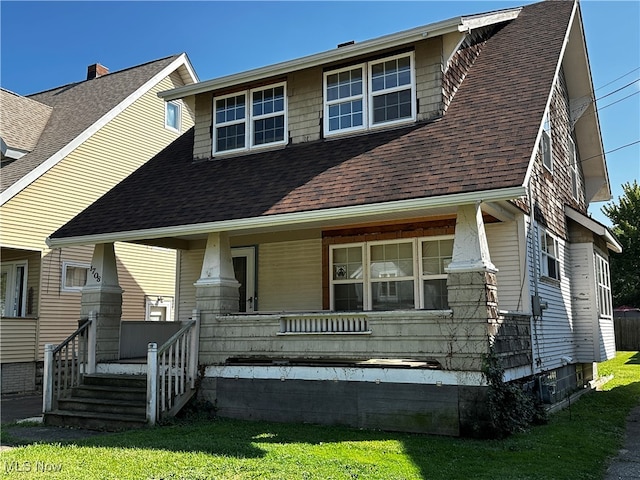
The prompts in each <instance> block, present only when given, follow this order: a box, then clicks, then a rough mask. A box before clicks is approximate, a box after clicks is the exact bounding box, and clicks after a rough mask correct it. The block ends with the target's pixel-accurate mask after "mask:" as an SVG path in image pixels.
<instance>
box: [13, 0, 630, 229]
mask: <svg viewBox="0 0 640 480" xmlns="http://www.w3.org/2000/svg"><path fill="white" fill-rule="evenodd" d="M527 3H532V2H531V1H526V0H522V1H512V0H503V1H449V2H438V1H412V2H384V1H359V2H342V1H331V2H302V1H286V2H267V1H264V2H241V1H237V2H210V1H197V2H170V1H166V2H130V1H111V2H76V1H72V2H31V1H20V2H11V1H5V0H2V1H1V2H0V21H1V28H0V30H1V34H0V35H1V37H0V47H1V52H0V84H1V85H2V87H3V88H6V89H8V90H11V91H14V92H16V93H19V94H22V95H28V94H31V93H35V92H39V91H42V90H46V89H49V88H53V87H57V86H60V85H64V84H68V83H72V82H77V81H81V80H84V78H85V77H86V68H87V66H88V65H90V64H93V63H101V64H103V65H105V66H106V67H108V68H109V70H110V71H116V70H121V69H123V68H128V67H131V66H134V65H138V64H140V63H145V62H148V61H150V60H155V59H158V58H162V57H166V56H169V55H173V54H176V53H182V52H186V53H187V55H188V56H189V59H190V60H191V63H192V64H193V66H194V68H195V70H196V72H197V74H198V76H199V78H200V80H208V79H211V78H215V77H219V76H222V75H226V74H230V73H236V72H240V71H244V70H248V69H251V68H255V67H260V66H264V65H268V64H271V63H275V62H279V61H284V60H290V59H293V58H297V57H300V56H304V55H309V54H313V53H318V52H322V51H325V50H330V49H333V48H335V47H336V45H337V44H339V43H343V42H345V41H350V40H355V41H363V40H367V39H370V38H375V37H378V36H381V35H386V34H389V33H394V32H397V31H400V30H404V29H408V28H412V27H417V26H420V25H425V24H429V23H433V22H437V21H440V20H445V19H448V18H452V17H455V16H459V15H468V14H473V13H480V12H485V11H491V10H497V9H502V8H509V7H513V6H520V5H524V4H527ZM581 8H582V13H583V21H584V30H585V35H586V39H587V48H588V53H589V59H590V62H591V70H592V77H593V84H594V87H595V88H596V98H599V100H598V102H597V103H598V107H599V119H600V125H601V130H602V137H603V143H604V148H605V152H611V153H608V154H607V156H606V157H607V163H608V167H609V175H610V182H611V188H612V191H613V195H614V199H616V200H617V198H618V197H619V196H620V195H621V194H622V188H621V185H622V183H624V182H628V181H632V180H634V179H636V180H638V179H640V143H635V144H633V143H634V142H638V141H639V140H640V94H639V93H640V80H639V78H640V33H639V32H640V1H638V0H630V1H595V0H583V1H582V2H581ZM541 28H544V25H541ZM628 84H630V85H628ZM623 87H624V88H623ZM617 89H620V91H618V92H615V93H612V92H614V91H615V90H617ZM625 97H627V98H625ZM629 144H633V145H631V146H628V147H625V148H621V149H619V150H616V149H618V148H619V147H623V146H625V145H629ZM613 150H616V151H613ZM639 181H640V180H639ZM602 205H603V203H597V204H593V205H592V207H591V208H590V212H591V213H592V214H593V216H594V218H595V219H597V220H599V221H601V222H603V223H605V224H607V225H609V224H610V222H609V220H608V219H607V218H606V217H605V216H604V215H603V214H602V213H601V212H600V207H601V206H602Z"/></svg>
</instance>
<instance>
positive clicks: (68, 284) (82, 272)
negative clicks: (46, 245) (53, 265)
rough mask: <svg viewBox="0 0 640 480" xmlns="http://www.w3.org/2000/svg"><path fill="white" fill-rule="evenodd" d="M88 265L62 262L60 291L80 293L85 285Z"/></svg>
mask: <svg viewBox="0 0 640 480" xmlns="http://www.w3.org/2000/svg"><path fill="white" fill-rule="evenodd" d="M88 271H89V265H85V264H81V263H72V262H64V263H63V264H62V291H63V292H80V291H81V290H82V287H84V286H85V285H86V284H87V272H88Z"/></svg>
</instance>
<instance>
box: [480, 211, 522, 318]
mask: <svg viewBox="0 0 640 480" xmlns="http://www.w3.org/2000/svg"><path fill="white" fill-rule="evenodd" d="M485 230H486V233H487V241H488V243H489V254H490V255H491V261H492V262H493V264H494V265H495V266H496V267H497V268H498V274H497V279H498V307H499V308H500V310H510V311H522V309H523V298H522V296H523V295H528V294H527V288H526V286H525V285H523V282H524V281H525V280H526V279H524V278H523V275H522V268H521V265H520V255H519V252H520V239H519V237H518V224H517V222H515V221H513V222H505V223H491V224H488V225H486V226H485ZM523 241H524V240H523Z"/></svg>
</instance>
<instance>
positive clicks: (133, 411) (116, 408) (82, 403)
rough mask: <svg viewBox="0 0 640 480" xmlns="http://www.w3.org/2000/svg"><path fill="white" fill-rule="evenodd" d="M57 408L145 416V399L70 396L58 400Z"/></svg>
mask: <svg viewBox="0 0 640 480" xmlns="http://www.w3.org/2000/svg"><path fill="white" fill-rule="evenodd" d="M58 409H59V410H67V411H73V412H94V413H115V414H126V415H134V416H139V417H141V418H145V416H146V399H143V400H142V401H131V400H109V399H104V398H83V397H71V398H61V399H60V400H58Z"/></svg>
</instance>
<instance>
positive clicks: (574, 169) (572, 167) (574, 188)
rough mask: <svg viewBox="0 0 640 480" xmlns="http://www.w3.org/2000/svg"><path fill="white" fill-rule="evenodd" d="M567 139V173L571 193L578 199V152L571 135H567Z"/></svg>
mask: <svg viewBox="0 0 640 480" xmlns="http://www.w3.org/2000/svg"><path fill="white" fill-rule="evenodd" d="M567 138H568V140H569V174H570V177H571V193H572V194H573V198H574V199H575V200H578V198H579V196H580V195H579V192H580V177H579V176H578V152H577V151H576V144H575V142H574V141H573V138H571V135H569V136H568V137H567Z"/></svg>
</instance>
